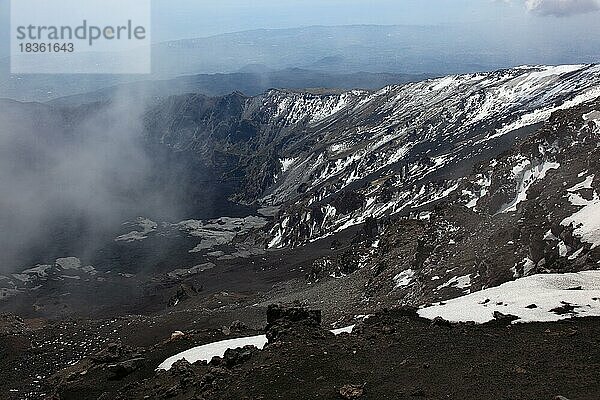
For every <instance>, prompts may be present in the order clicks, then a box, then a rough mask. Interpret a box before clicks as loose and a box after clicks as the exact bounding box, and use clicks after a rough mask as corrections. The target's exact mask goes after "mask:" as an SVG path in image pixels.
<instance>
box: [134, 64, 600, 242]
mask: <svg viewBox="0 0 600 400" xmlns="http://www.w3.org/2000/svg"><path fill="white" fill-rule="evenodd" d="M599 95H600V67H599V66H596V65H592V66H581V65H580V66H559V67H522V68H516V69H511V70H503V71H497V72H493V73H485V74H472V75H461V76H450V77H446V78H441V79H435V80H428V81H423V82H418V83H413V84H406V85H402V86H389V87H386V88H384V89H382V90H380V91H377V92H363V91H351V92H346V93H342V94H331V95H322V94H311V93H306V92H282V91H275V90H273V91H269V92H267V93H266V94H264V95H262V96H257V97H254V98H245V97H243V96H242V95H241V94H233V95H231V96H227V97H224V98H205V97H202V96H197V95H192V96H185V97H176V98H171V99H169V100H168V101H167V102H165V103H164V104H162V105H161V106H160V107H159V110H158V112H153V113H152V115H151V116H150V117H149V119H148V120H147V121H146V126H147V134H148V136H149V140H151V141H154V142H158V143H160V144H162V145H166V146H168V147H169V148H172V149H174V150H176V151H191V152H193V153H194V154H197V155H199V156H200V157H201V158H202V159H203V160H207V162H208V163H210V165H211V166H212V167H213V168H217V169H219V170H220V171H221V172H222V173H223V174H224V175H225V176H226V177H229V178H237V179H239V180H240V183H241V187H240V188H239V190H238V192H237V194H236V195H235V196H234V198H235V199H236V200H238V201H241V202H245V203H258V204H260V205H261V206H263V207H265V208H269V209H270V210H271V212H273V210H274V209H279V213H278V216H277V218H276V221H275V223H274V224H272V226H271V231H270V243H269V247H271V248H280V247H285V246H292V247H294V246H297V245H300V244H302V243H305V242H307V241H309V240H314V239H316V238H319V237H323V236H325V235H328V234H331V233H333V232H336V231H340V230H343V229H344V228H347V227H348V226H352V225H356V224H359V223H361V222H364V221H365V219H366V218H367V217H370V216H373V217H380V216H383V215H388V214H394V213H400V212H404V213H406V212H409V211H410V210H413V209H418V208H419V207H421V206H423V205H427V204H431V203H432V202H435V201H436V200H439V199H440V198H443V197H445V196H447V195H448V194H449V193H450V190H449V189H451V188H452V189H454V187H453V186H448V185H447V184H443V183H442V184H438V183H437V181H439V180H440V179H442V178H456V177H460V176H464V175H467V174H468V173H469V171H470V169H471V167H472V166H473V165H474V164H475V163H476V162H478V161H482V160H487V159H490V158H492V157H494V156H495V155H497V154H499V153H500V152H501V151H503V150H507V149H508V148H510V146H511V145H512V143H513V142H514V139H515V137H518V136H521V137H523V136H526V135H527V134H529V133H530V132H531V131H532V130H534V129H535V127H536V126H537V124H538V123H541V122H543V121H545V120H547V119H548V118H549V117H550V114H551V113H552V112H553V111H556V110H560V109H567V108H569V107H572V106H575V105H577V104H580V103H582V102H585V101H586V100H589V99H593V98H595V97H598V96H599Z"/></svg>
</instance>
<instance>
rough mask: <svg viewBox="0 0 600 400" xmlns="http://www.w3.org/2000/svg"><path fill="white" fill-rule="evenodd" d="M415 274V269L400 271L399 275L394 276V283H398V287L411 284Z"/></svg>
mask: <svg viewBox="0 0 600 400" xmlns="http://www.w3.org/2000/svg"><path fill="white" fill-rule="evenodd" d="M414 276H415V271H413V270H412V269H407V270H406V271H402V272H400V273H399V274H398V275H396V276H395V277H394V283H395V284H396V289H398V288H401V287H406V286H408V285H410V284H411V283H412V280H413V277H414Z"/></svg>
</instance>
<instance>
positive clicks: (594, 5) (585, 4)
mask: <svg viewBox="0 0 600 400" xmlns="http://www.w3.org/2000/svg"><path fill="white" fill-rule="evenodd" d="M525 6H526V7H527V10H528V11H529V12H532V13H534V14H537V15H541V16H548V15H552V16H555V17H568V16H570V15H575V14H585V13H589V12H593V11H598V10H600V0H525Z"/></svg>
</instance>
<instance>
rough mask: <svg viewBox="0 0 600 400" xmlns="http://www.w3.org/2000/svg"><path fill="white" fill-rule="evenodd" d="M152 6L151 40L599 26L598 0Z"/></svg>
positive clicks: (198, 0)
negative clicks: (352, 28)
mask: <svg viewBox="0 0 600 400" xmlns="http://www.w3.org/2000/svg"><path fill="white" fill-rule="evenodd" d="M48 1H51V0H48ZM82 1H85V0H82ZM152 5H153V27H152V28H153V29H152V38H153V41H155V42H157V41H166V40H173V39H182V38H193V37H202V36H210V35H215V34H219V33H226V32H234V31H241V30H248V29H256V28H289V27H298V26H308V25H346V24H382V25H395V24H411V25H440V24H481V23H485V24H486V25H488V26H489V24H492V25H493V26H497V29H498V30H499V31H502V30H504V29H515V28H519V27H522V26H532V25H533V26H538V27H539V29H547V30H548V31H556V30H560V31H563V32H564V34H565V35H572V36H573V37H574V39H575V40H585V34H586V33H589V32H596V31H598V30H599V28H598V22H597V21H598V19H599V18H600V12H598V9H599V8H600V7H599V5H600V0H370V1H369V0H152ZM0 16H1V19H0V37H1V38H2V46H3V47H4V48H6V47H7V46H8V45H7V40H8V33H9V31H8V29H9V0H0Z"/></svg>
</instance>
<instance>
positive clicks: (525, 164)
mask: <svg viewBox="0 0 600 400" xmlns="http://www.w3.org/2000/svg"><path fill="white" fill-rule="evenodd" d="M559 167H560V164H559V163H556V162H550V161H543V162H541V163H540V164H538V165H532V163H531V161H529V160H524V161H522V162H520V163H519V164H517V165H516V166H515V167H514V168H513V171H512V172H513V175H514V176H515V179H516V181H517V196H516V197H515V198H514V200H513V201H511V202H510V203H508V204H505V205H504V206H502V207H501V209H500V211H499V213H507V212H514V211H517V206H518V205H519V204H520V203H522V202H523V201H525V200H527V191H528V190H529V188H530V187H531V185H533V184H534V183H535V182H537V181H541V180H542V179H544V178H545V177H546V174H547V173H548V171H550V170H553V169H558V168H559Z"/></svg>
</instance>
